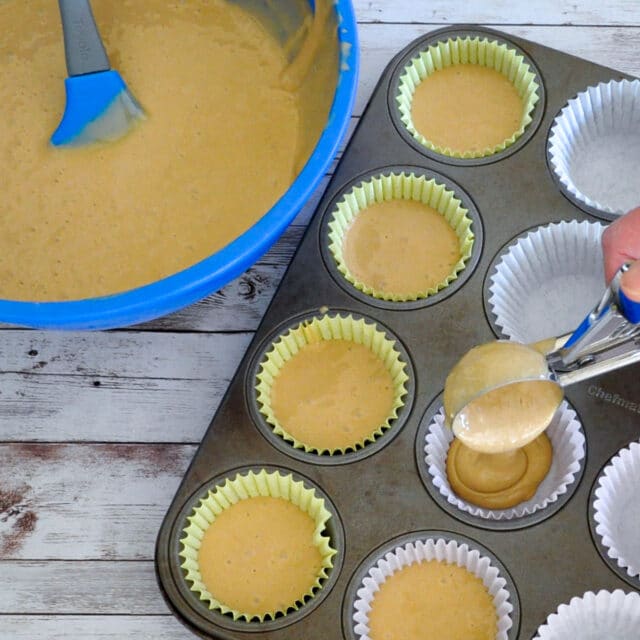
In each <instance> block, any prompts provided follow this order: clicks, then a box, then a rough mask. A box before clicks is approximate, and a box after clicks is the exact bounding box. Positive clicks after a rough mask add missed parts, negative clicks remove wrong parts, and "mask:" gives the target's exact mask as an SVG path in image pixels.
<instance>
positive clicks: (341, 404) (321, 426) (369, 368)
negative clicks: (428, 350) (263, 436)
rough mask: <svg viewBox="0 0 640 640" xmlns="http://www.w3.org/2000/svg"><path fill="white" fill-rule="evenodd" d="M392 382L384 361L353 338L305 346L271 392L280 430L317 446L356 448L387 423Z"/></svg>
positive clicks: (293, 358) (283, 372)
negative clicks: (352, 339) (357, 444)
mask: <svg viewBox="0 0 640 640" xmlns="http://www.w3.org/2000/svg"><path fill="white" fill-rule="evenodd" d="M393 402H394V384H393V379H392V377H391V374H390V373H389V371H388V370H387V368H386V367H385V364H384V362H383V361H382V360H381V359H380V358H379V357H378V356H376V355H375V353H373V352H372V351H371V350H370V349H369V348H367V347H366V346H364V345H361V344H358V343H356V342H353V341H351V340H319V341H318V342H313V343H311V344H306V345H305V346H304V347H303V348H302V349H301V350H300V351H299V352H298V353H297V354H296V355H295V356H293V357H292V358H291V360H289V361H288V362H286V363H285V364H284V366H283V367H282V369H281V370H280V372H279V373H278V375H277V376H276V378H275V380H274V382H273V386H272V390H271V407H272V409H273V413H274V415H275V417H276V419H277V420H278V422H279V423H280V425H281V426H282V428H283V429H284V430H285V431H287V432H288V433H289V434H291V435H292V436H293V437H294V438H296V439H297V440H298V441H300V442H302V443H304V444H306V445H309V446H311V447H314V448H317V449H318V450H325V449H327V450H336V449H344V448H349V447H355V445H356V443H359V442H361V441H362V440H364V439H365V438H366V437H367V436H370V435H372V434H373V433H374V432H375V431H376V430H377V429H378V428H379V427H381V426H382V425H383V424H385V422H386V421H387V419H388V417H389V415H390V413H391V410H392V407H393Z"/></svg>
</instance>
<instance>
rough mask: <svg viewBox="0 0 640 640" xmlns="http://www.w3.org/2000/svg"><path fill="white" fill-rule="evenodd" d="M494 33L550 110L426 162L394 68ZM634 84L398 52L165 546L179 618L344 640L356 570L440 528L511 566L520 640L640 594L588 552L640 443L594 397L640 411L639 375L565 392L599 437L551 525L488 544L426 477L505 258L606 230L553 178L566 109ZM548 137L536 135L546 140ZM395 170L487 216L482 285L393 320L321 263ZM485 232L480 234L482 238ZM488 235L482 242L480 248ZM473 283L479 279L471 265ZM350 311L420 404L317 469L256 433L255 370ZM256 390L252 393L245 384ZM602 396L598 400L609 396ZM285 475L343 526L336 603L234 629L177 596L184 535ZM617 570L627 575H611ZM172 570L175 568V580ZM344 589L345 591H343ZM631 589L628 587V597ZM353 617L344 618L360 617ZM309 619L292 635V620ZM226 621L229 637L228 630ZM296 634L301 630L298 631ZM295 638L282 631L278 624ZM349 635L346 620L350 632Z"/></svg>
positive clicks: (256, 633)
mask: <svg viewBox="0 0 640 640" xmlns="http://www.w3.org/2000/svg"><path fill="white" fill-rule="evenodd" d="M478 32H479V33H481V34H489V35H493V36H494V37H497V38H498V39H502V40H505V41H507V42H510V43H511V44H515V45H516V46H517V47H519V48H520V49H522V50H523V51H524V52H525V53H526V54H527V55H528V56H530V58H531V59H532V60H533V62H534V63H535V65H536V67H537V69H538V70H539V72H540V75H541V77H542V81H543V84H544V89H545V99H543V100H542V101H541V103H539V104H538V106H537V108H536V114H535V119H534V123H533V125H532V127H531V133H533V135H532V136H531V138H530V139H529V140H525V141H524V143H522V144H517V145H515V148H514V149H511V150H509V152H508V154H506V155H507V157H504V158H502V159H497V158H492V159H491V161H490V162H488V163H484V164H477V166H460V165H459V163H456V162H450V161H449V162H443V161H438V160H436V159H435V156H429V155H427V154H425V153H421V152H419V151H417V150H416V149H415V148H414V147H413V146H412V145H411V144H409V143H407V142H406V141H405V140H404V139H403V137H401V135H400V134H399V132H398V130H397V128H396V126H395V125H394V122H393V121H392V118H391V116H390V109H389V105H390V104H393V101H392V100H391V101H390V100H389V97H388V92H389V86H390V84H391V83H393V80H394V78H393V74H394V70H395V69H396V66H397V65H398V63H399V62H400V61H401V60H403V59H405V58H406V56H407V55H408V54H409V53H410V52H413V51H415V50H417V49H418V48H419V47H420V45H421V44H422V45H424V43H425V42H427V41H431V40H434V39H435V38H447V37H450V36H455V35H457V34H463V35H464V34H467V33H471V34H475V33H478ZM624 77H628V76H625V75H624V74H621V73H619V72H617V71H614V70H611V69H607V68H604V67H601V66H598V65H595V64H592V63H589V62H586V61H584V60H581V59H578V58H575V57H572V56H569V55H567V54H564V53H560V52H558V51H554V50H552V49H548V48H546V47H542V46H540V45H537V44H535V43H532V42H528V41H525V40H521V39H519V38H515V37H512V36H505V35H504V34H502V33H500V32H496V31H492V30H490V29H482V30H478V29H475V28H469V29H467V28H465V27H460V28H448V29H443V30H440V31H438V32H434V33H430V34H429V35H428V36H426V37H425V38H422V39H420V40H417V41H415V42H414V43H412V44H411V45H410V46H409V47H408V48H407V49H406V50H405V51H403V52H401V53H400V54H399V55H398V56H397V57H396V58H395V59H394V60H393V61H392V62H391V63H390V65H389V67H388V68H387V70H386V71H385V72H384V74H383V76H382V79H381V80H380V83H379V84H378V86H377V88H376V90H375V91H374V94H373V96H372V98H371V101H370V103H369V106H368V108H367V110H366V112H365V113H364V115H363V117H362V120H361V122H360V125H359V127H358V129H357V130H356V132H355V133H354V135H353V138H352V140H351V142H350V144H349V147H348V148H347V150H346V152H345V154H344V156H343V158H342V160H341V162H340V164H339V166H338V168H337V170H336V174H335V176H334V178H333V180H332V181H331V183H330V184H329V187H328V188H327V191H326V193H325V195H324V198H323V200H322V202H321V203H320V205H319V207H318V210H317V212H316V215H315V216H314V219H313V220H312V222H311V224H310V226H309V229H308V231H307V233H306V235H305V237H304V239H303V241H302V243H301V245H300V248H299V250H298V252H297V253H296V255H295V257H294V258H293V260H292V262H291V266H290V268H289V270H288V271H287V273H286V275H285V277H284V279H283V281H282V284H281V286H280V288H279V289H278V291H277V292H276V294H275V297H274V299H273V302H272V304H271V306H270V308H269V309H268V311H267V312H266V314H265V317H264V319H263V322H262V324H261V326H260V328H259V329H258V331H257V333H256V335H255V338H254V341H253V342H252V344H251V346H250V347H249V349H248V351H247V354H246V355H245V358H244V359H243V361H242V363H241V365H240V367H239V369H238V371H237V373H236V376H235V377H234V379H233V381H232V382H231V385H230V387H229V389H228V392H227V394H226V396H225V398H224V399H223V401H222V403H221V406H220V409H219V410H218V412H217V414H216V415H215V416H214V418H213V420H212V422H211V425H210V427H209V429H208V431H207V433H206V434H205V436H204V439H203V441H202V444H201V446H200V448H199V450H198V452H197V453H196V455H195V457H194V460H193V462H192V464H191V466H190V468H189V470H188V471H187V473H186V475H185V478H184V480H183V482H182V484H181V486H180V488H179V490H178V492H177V494H176V496H175V499H174V501H173V504H172V505H171V507H170V509H169V511H168V513H167V516H166V518H165V521H164V523H163V525H162V528H161V530H160V533H159V537H158V545H157V552H156V562H157V572H158V577H159V581H160V585H161V587H162V589H163V592H164V593H165V596H166V598H167V601H168V603H169V604H170V606H171V607H172V609H173V610H174V611H175V612H176V613H177V614H178V615H179V617H181V618H182V619H183V620H184V621H185V622H186V623H188V624H189V625H190V627H191V628H192V629H194V630H197V631H198V632H200V633H201V634H202V635H204V637H208V636H212V637H217V638H225V639H226V638H229V639H230V638H234V639H237V638H251V637H254V638H255V637H259V638H265V639H267V640H271V639H273V640H275V639H282V640H284V639H286V640H294V639H295V640H339V639H340V638H342V637H343V619H342V618H343V600H344V598H345V592H346V589H347V586H348V584H349V581H350V580H351V578H352V575H353V574H354V572H355V571H356V570H357V569H358V567H359V565H360V563H361V562H362V561H363V560H364V558H365V557H366V556H368V555H369V554H370V553H371V552H372V551H373V550H374V549H376V548H378V547H380V546H381V545H384V544H385V543H386V542H387V541H389V540H390V539H391V538H395V537H397V536H402V535H403V534H406V533H409V532H412V531H418V530H438V531H444V532H448V535H449V536H451V537H456V534H458V535H460V536H463V537H465V538H470V539H472V540H476V541H477V542H478V543H480V544H481V545H482V546H484V547H486V548H487V549H488V550H490V551H491V552H492V553H493V554H495V556H496V557H497V558H498V559H499V561H501V562H502V563H503V565H504V566H505V567H506V569H507V571H508V572H509V574H510V576H511V578H512V579H513V582H514V584H515V586H516V589H517V592H518V594H519V599H520V608H521V612H520V613H521V623H520V629H519V633H518V629H517V628H516V629H514V630H513V631H512V633H511V634H510V640H515V638H521V639H522V640H529V639H530V638H531V637H532V635H533V634H534V632H535V630H536V628H537V627H538V625H540V624H541V623H542V622H543V621H544V620H545V619H546V617H547V615H548V614H550V613H552V612H553V611H555V610H556V608H557V607H558V605H559V604H560V603H563V602H568V601H569V600H570V598H571V597H572V596H581V595H582V594H583V593H584V592H585V591H588V590H593V591H597V590H599V589H610V590H612V589H615V588H623V589H625V590H626V591H629V590H631V589H632V588H635V589H640V582H638V581H633V580H631V581H630V582H629V583H627V582H625V581H623V580H622V579H621V578H620V577H618V575H616V573H614V571H613V570H612V569H611V568H610V567H609V566H608V565H607V564H606V563H605V562H604V561H603V560H602V558H601V557H600V555H599V553H598V550H597V548H596V545H595V544H594V542H593V541H592V537H591V533H590V524H589V494H590V491H591V488H592V485H593V482H594V480H595V478H596V476H597V474H598V472H599V471H600V469H601V467H602V466H603V464H604V463H605V462H606V461H607V460H608V459H609V458H610V457H611V456H612V455H614V454H615V453H616V452H617V451H618V449H620V448H621V447H623V446H625V445H627V444H628V443H629V442H630V441H632V440H637V439H638V437H639V436H640V415H639V414H638V413H633V412H631V411H629V410H627V409H625V408H623V407H621V406H618V405H616V404H612V403H606V402H605V401H604V400H601V399H598V397H596V393H597V391H598V389H603V390H605V391H606V392H607V393H611V394H612V395H614V394H618V395H619V397H621V398H624V399H626V400H628V401H630V402H638V401H640V376H639V369H638V367H637V366H636V367H634V368H632V369H629V370H627V371H622V372H617V373H614V374H610V375H608V376H606V377H603V378H601V379H599V380H597V381H594V382H591V383H585V384H582V385H579V386H575V387H572V388H570V389H569V391H568V394H567V396H568V400H569V401H570V403H571V404H572V405H573V407H574V408H575V410H576V411H577V413H578V415H579V417H580V418H581V420H582V423H583V426H584V431H585V434H586V438H587V458H586V467H585V469H584V474H583V477H582V478H581V479H580V480H579V486H578V488H577V490H576V491H575V493H574V495H573V496H572V497H571V498H570V500H569V501H568V502H567V503H566V504H565V505H564V506H563V507H562V508H561V509H560V510H559V511H558V512H557V513H555V514H554V515H553V516H552V517H551V518H549V519H547V520H545V521H544V522H542V523H539V524H535V525H532V526H530V527H527V528H523V529H520V530H512V531H499V530H486V529H484V528H480V527H478V526H472V525H470V524H466V523H463V522H461V521H460V520H459V519H457V518H454V517H452V516H451V515H449V514H448V513H447V512H445V511H444V510H443V509H442V508H441V507H440V506H438V504H437V503H436V502H435V501H434V500H433V498H432V497H431V495H430V494H429V493H428V492H427V490H426V489H425V486H424V484H423V482H422V480H421V476H420V474H419V473H418V469H417V466H416V453H415V452H416V435H417V432H418V429H419V427H420V423H421V420H422V418H423V416H424V414H425V412H426V411H427V408H428V407H429V405H430V404H431V402H432V401H433V400H434V399H435V398H436V396H438V394H440V393H441V391H442V388H443V385H444V380H445V377H446V375H447V373H448V371H449V370H450V369H451V367H452V366H453V364H454V363H455V362H456V361H457V359H458V358H459V357H460V356H461V355H462V354H463V353H465V352H466V351H467V350H468V349H470V348H471V347H473V346H475V345H476V344H479V343H482V342H486V341H488V340H491V339H493V338H495V335H494V333H493V331H492V328H491V325H490V323H489V321H488V318H487V315H486V313H485V305H484V300H483V292H484V281H485V277H486V276H487V272H488V269H489V266H490V265H491V263H492V261H493V259H494V257H495V256H496V254H497V253H498V251H499V250H500V249H501V248H502V247H503V246H504V245H505V244H507V243H508V242H509V241H510V240H511V239H512V238H514V237H515V236H517V235H519V234H520V233H521V232H522V231H523V230H525V229H528V228H530V227H533V226H536V225H538V224H544V223H547V222H552V221H558V220H570V219H578V220H594V219H595V218H593V217H591V216H589V215H587V214H586V213H583V212H582V211H581V210H580V209H578V208H577V207H576V206H574V205H573V204H572V203H571V202H569V200H567V199H566V198H565V197H564V195H563V194H562V193H561V192H560V190H559V189H558V187H557V185H556V184H555V182H554V179H553V178H552V175H551V172H550V170H549V169H548V167H547V162H546V156H545V149H546V142H547V135H548V131H549V128H550V126H551V123H552V121H553V118H554V117H555V116H556V114H557V113H558V112H559V110H560V109H561V108H562V107H563V106H564V105H565V103H566V102H567V100H568V99H569V98H571V97H573V96H574V95H575V94H576V93H578V92H579V91H582V90H583V89H585V88H586V87H588V86H589V85H593V84H597V83H598V82H600V81H608V80H611V79H620V78H624ZM536 127H537V128H536ZM389 166H410V167H418V168H420V169H421V170H425V171H426V172H429V171H433V172H436V173H437V174H440V175H442V176H445V177H447V178H450V179H451V180H453V181H454V182H455V183H457V184H458V185H460V186H461V187H462V188H463V189H464V191H465V192H466V193H467V194H468V195H469V197H470V199H471V200H472V201H473V203H474V204H475V207H476V208H477V211H478V212H479V215H480V217H481V219H482V226H483V228H484V234H483V236H484V238H483V240H482V241H481V242H479V243H478V244H479V245H480V244H482V246H481V247H480V248H481V253H480V254H479V256H478V258H479V260H478V264H477V266H476V268H475V270H474V271H473V273H472V276H471V277H470V278H469V279H468V280H467V281H466V282H465V283H464V284H463V286H461V287H460V288H459V290H457V291H454V292H453V293H452V295H447V296H444V295H443V296H442V299H441V300H439V301H438V302H437V304H430V305H429V306H421V305H416V306H417V307H418V308H414V309H403V310H391V309H389V308H381V307H384V306H387V307H388V305H376V304H369V303H367V302H366V301H365V298H363V297H362V296H352V295H350V294H349V293H348V291H349V287H348V286H346V287H345V286H342V285H339V284H337V282H336V280H335V278H334V276H332V275H331V273H330V272H329V270H328V269H327V267H326V265H325V260H324V259H323V255H322V251H321V244H322V242H323V241H324V239H323V238H322V237H321V229H322V222H323V215H324V214H325V211H326V210H327V208H328V207H330V206H331V204H332V203H333V201H334V199H335V198H336V197H338V196H339V195H340V194H341V193H342V191H343V187H344V186H346V185H348V184H350V183H352V182H353V181H354V180H355V179H356V178H357V177H358V176H360V175H362V174H371V173H375V170H377V169H384V168H385V167H389ZM474 226H475V230H476V232H478V231H479V225H478V224H477V222H476V224H475V225H474ZM478 235H481V234H478ZM469 269H473V266H471V267H469ZM325 306H326V307H329V309H336V310H337V309H340V310H347V311H353V312H354V313H357V314H362V315H365V316H368V317H371V318H374V319H375V320H377V321H379V322H380V323H381V324H382V325H384V326H386V327H388V328H389V329H390V330H391V331H392V332H393V333H394V334H396V335H397V336H398V337H399V339H400V341H401V342H402V344H403V345H404V347H405V348H406V351H407V352H408V354H409V356H410V358H411V361H412V363H413V367H414V369H415V374H416V379H415V381H414V383H415V393H414V395H415V398H414V400H413V406H412V408H411V412H410V414H409V416H408V419H407V420H406V422H405V423H404V425H403V426H401V428H400V430H399V432H398V433H397V435H396V436H395V437H393V438H389V440H388V442H387V443H386V446H384V448H382V449H381V450H379V451H375V452H374V453H373V455H371V456H367V457H358V456H354V457H353V459H352V461H351V462H349V463H348V464H337V465H327V464H313V463H311V462H308V461H306V460H304V459H298V458H295V457H292V456H290V455H287V454H286V453H284V452H283V451H286V450H287V449H286V447H285V448H284V449H282V448H276V447H275V446H273V444H272V443H271V442H270V441H269V440H268V439H267V438H265V436H264V435H263V434H262V433H261V431H260V430H259V429H258V427H257V425H256V423H255V421H254V418H253V417H252V411H250V409H249V402H250V401H251V400H250V398H251V396H250V394H247V391H246V390H247V385H251V384H252V381H253V378H252V377H251V376H252V374H253V373H254V368H253V362H254V359H255V358H256V357H257V354H258V353H259V351H260V350H261V349H262V348H264V345H263V342H264V341H265V339H266V338H267V337H268V336H270V335H271V334H272V333H273V331H274V330H275V329H276V328H277V327H278V326H279V325H281V324H282V323H285V322H287V321H289V320H290V319H291V318H292V317H294V316H298V315H300V314H303V313H307V312H312V313H313V312H317V311H318V310H319V309H320V308H321V307H325ZM247 376H249V380H247ZM600 395H602V394H600ZM246 466H277V467H282V468H286V469H289V470H291V471H293V472H294V473H297V474H300V475H302V476H306V477H307V478H309V479H311V480H312V481H313V482H314V483H316V484H317V485H318V486H319V487H320V488H321V489H322V490H323V491H324V492H326V494H327V495H328V496H329V498H330V499H331V501H332V502H333V504H334V505H335V507H336V509H337V511H338V513H339V516H340V519H341V521H342V525H343V527H344V539H345V546H344V550H343V557H342V558H341V560H342V568H341V570H340V572H339V574H338V575H337V576H336V575H334V576H333V578H332V580H331V581H332V582H333V581H335V584H333V585H328V586H331V590H330V591H329V592H326V593H323V594H322V595H323V597H324V601H323V602H321V603H320V605H319V606H318V607H317V608H314V609H313V610H312V611H311V612H310V613H309V615H307V616H305V617H298V616H292V617H291V619H289V616H287V617H285V618H283V619H280V620H276V621H275V622H274V623H270V624H267V625H259V624H247V623H238V624H235V625H234V624H229V621H230V618H223V619H222V623H223V624H219V622H220V616H219V615H218V614H215V613H211V614H209V613H208V612H207V610H206V608H203V607H202V606H200V605H198V603H197V599H196V600H194V599H191V598H189V597H186V598H185V597H184V596H183V595H182V594H181V590H180V589H178V588H177V586H176V576H177V580H178V582H179V581H180V570H179V568H177V563H178V558H177V550H176V548H175V546H174V542H175V540H176V535H178V537H179V534H178V531H179V529H180V528H181V527H182V517H181V511H182V510H183V507H184V505H185V503H186V501H187V500H188V498H189V496H191V495H192V494H193V493H194V492H196V491H197V490H198V489H199V488H200V487H201V485H203V484H204V483H206V482H208V481H210V480H211V479H212V478H214V477H217V476H220V475H221V474H225V473H226V472H228V471H230V470H233V469H235V468H237V467H246ZM614 566H615V565H614ZM172 567H173V569H172ZM336 578H337V579H336ZM630 585H631V586H630ZM350 610H351V609H350V606H349V605H347V606H346V607H345V611H346V612H347V613H348V612H349V611H350ZM295 619H297V621H295V622H294V620H295ZM216 621H218V623H216ZM289 623H291V624H289ZM283 624H285V625H287V626H284V627H283V628H280V629H277V628H276V627H279V626H281V625H283ZM345 624H346V625H347V626H348V624H349V621H348V618H347V619H346V620H345Z"/></svg>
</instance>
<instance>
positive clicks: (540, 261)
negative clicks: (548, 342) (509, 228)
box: [488, 220, 605, 343]
mask: <svg viewBox="0 0 640 640" xmlns="http://www.w3.org/2000/svg"><path fill="white" fill-rule="evenodd" d="M604 228H605V227H604V225H602V224H600V223H597V222H578V221H576V220H572V221H571V222H564V221H563V222H559V223H552V224H548V225H545V226H542V227H538V228H537V229H535V230H533V231H530V232H529V233H527V235H526V236H524V237H522V238H520V239H519V240H518V241H517V242H516V243H515V244H513V245H512V246H511V247H509V248H508V249H507V250H506V252H505V253H504V255H503V256H502V257H501V259H500V260H499V261H498V262H497V264H496V266H495V269H494V270H493V272H492V275H491V278H490V281H489V290H488V296H489V299H488V306H489V309H490V310H491V311H492V312H493V314H494V315H495V324H496V325H497V327H498V329H499V330H500V331H501V333H502V334H503V335H504V336H505V337H506V338H509V339H511V340H515V341H517V342H523V343H530V342H537V341H539V340H542V339H544V338H550V337H552V336H561V335H564V334H566V333H570V332H573V331H574V330H575V329H576V328H577V327H578V326H579V324H580V323H581V322H582V320H583V319H584V318H585V317H586V315H587V314H588V313H589V312H590V311H591V310H592V309H593V307H594V305H595V304H597V302H598V301H599V300H600V299H601V297H602V294H603V292H604V287H605V279H604V262H603V258H602V248H601V244H600V243H601V237H602V233H603V231H604Z"/></svg>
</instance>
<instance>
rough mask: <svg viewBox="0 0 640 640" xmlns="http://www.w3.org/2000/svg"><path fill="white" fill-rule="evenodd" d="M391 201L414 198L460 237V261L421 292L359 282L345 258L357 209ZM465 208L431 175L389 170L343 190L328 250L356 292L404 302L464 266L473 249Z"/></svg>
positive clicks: (425, 293)
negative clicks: (392, 290) (405, 292)
mask: <svg viewBox="0 0 640 640" xmlns="http://www.w3.org/2000/svg"><path fill="white" fill-rule="evenodd" d="M390 200H414V201H416V202H422V203H423V204H425V205H427V206H429V207H431V208H432V209H435V210H436V211H437V212H438V213H440V214H442V216H443V217H444V218H445V220H446V221H447V222H448V223H449V225H450V226H451V228H452V229H453V230H454V231H455V232H456V235H457V236H458V238H459V240H460V260H459V261H458V263H457V264H456V265H455V267H454V268H453V270H452V272H451V273H450V274H449V275H448V276H447V277H446V278H445V279H444V280H443V281H442V282H439V283H438V284H437V285H436V286H435V287H432V288H430V289H427V290H424V291H415V292H413V293H412V294H410V295H398V294H394V293H388V292H383V291H378V290H376V289H374V288H372V287H371V286H370V285H368V284H367V283H365V282H361V281H359V280H358V279H357V278H356V277H355V276H354V275H353V274H352V273H351V272H350V270H349V266H348V265H347V263H346V261H345V258H344V240H345V237H346V234H347V231H348V230H349V228H350V227H351V225H352V224H353V222H354V220H355V219H356V217H357V216H358V214H359V213H360V212H362V211H363V210H364V209H366V208H367V207H370V206H372V205H374V204H377V203H380V202H385V201H390ZM467 213H468V211H467V209H465V208H464V207H463V206H462V203H461V201H460V200H459V199H458V198H456V195H455V193H454V192H453V191H451V190H450V189H447V188H446V187H445V186H444V185H443V184H440V183H438V182H436V180H434V179H433V178H431V179H427V178H426V177H425V176H421V175H415V174H413V173H399V174H396V173H391V174H389V175H380V176H376V177H374V178H371V179H369V180H367V181H365V182H362V183H360V184H359V185H357V186H355V187H354V188H353V189H352V190H351V191H349V192H348V193H346V194H345V195H344V197H343V198H342V199H341V200H340V202H339V203H338V204H337V206H336V209H335V211H334V212H333V215H332V217H331V219H330V222H329V251H330V252H331V254H332V255H333V257H334V259H335V261H336V265H337V268H338V271H339V272H340V273H341V274H342V275H343V276H344V277H345V279H346V280H347V281H348V282H350V283H351V284H352V285H353V286H354V287H355V288H356V289H358V291H362V292H363V293H365V294H367V295H370V296H372V297H374V298H378V299H380V300H390V301H393V302H407V301H411V300H419V299H423V298H427V297H429V296H431V295H434V294H436V293H437V292H438V291H441V290H442V289H445V288H446V287H447V286H449V285H450V284H451V283H452V282H453V281H454V280H456V279H457V277H458V274H459V273H460V272H461V271H462V270H463V269H464V268H465V265H466V263H467V261H468V260H469V258H470V257H471V253H472V251H473V243H474V234H473V232H472V230H471V224H472V222H471V219H470V218H469V217H468V216H467Z"/></svg>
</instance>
